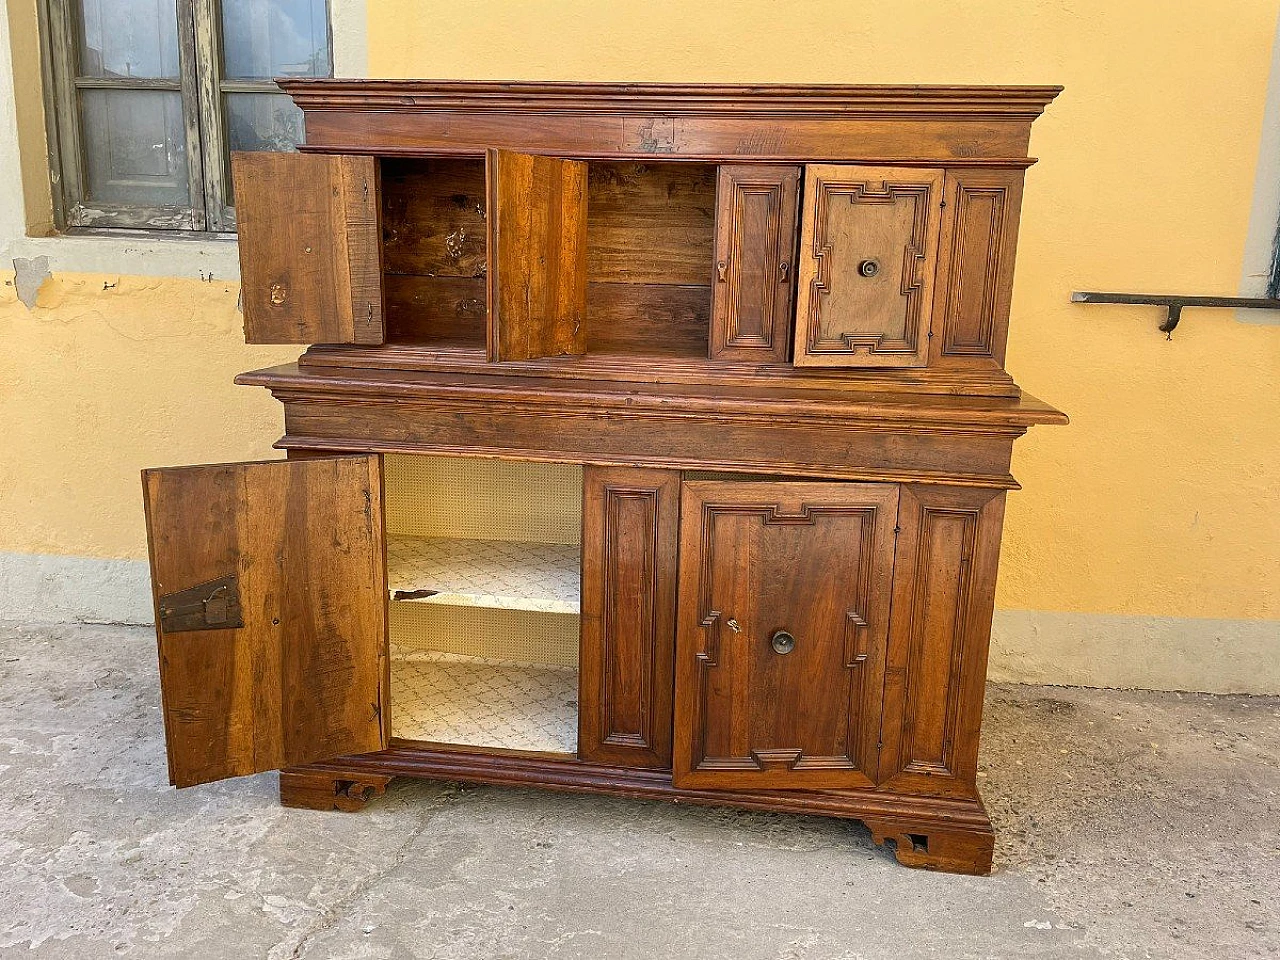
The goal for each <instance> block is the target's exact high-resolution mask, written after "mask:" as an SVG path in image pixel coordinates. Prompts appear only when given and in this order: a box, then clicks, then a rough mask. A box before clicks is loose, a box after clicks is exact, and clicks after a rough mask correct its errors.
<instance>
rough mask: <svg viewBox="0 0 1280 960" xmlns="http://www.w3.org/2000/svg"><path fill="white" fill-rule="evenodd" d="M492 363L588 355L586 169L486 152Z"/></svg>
mask: <svg viewBox="0 0 1280 960" xmlns="http://www.w3.org/2000/svg"><path fill="white" fill-rule="evenodd" d="M485 164H486V169H485V179H486V192H487V193H488V198H487V203H486V206H487V208H488V222H489V268H488V277H489V281H488V286H489V290H488V293H489V339H488V348H489V349H488V355H489V359H490V360H532V359H534V358H535V357H555V356H562V355H565V354H572V355H576V354H582V353H585V352H586V341H587V332H586V329H585V328H584V326H583V322H584V317H585V313H586V303H587V165H586V164H585V163H582V162H580V161H576V160H558V159H556V158H555V157H534V156H529V155H527V154H523V153H512V152H511V151H509V150H490V151H488V153H487V154H486V157H485Z"/></svg>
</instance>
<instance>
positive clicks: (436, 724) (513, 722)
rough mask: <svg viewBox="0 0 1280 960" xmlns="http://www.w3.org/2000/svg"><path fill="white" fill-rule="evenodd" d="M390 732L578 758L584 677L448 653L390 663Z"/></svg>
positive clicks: (567, 670) (570, 670)
mask: <svg viewBox="0 0 1280 960" xmlns="http://www.w3.org/2000/svg"><path fill="white" fill-rule="evenodd" d="M391 691H392V693H391V731H392V735H393V736H396V737H400V738H402V739H405V740H422V741H428V742H433V743H450V744H464V745H468V746H475V747H489V748H494V747H496V748H503V749H507V750H532V751H537V752H550V753H564V754H569V755H572V754H575V753H577V750H578V671H577V670H576V669H574V668H572V667H543V666H533V665H530V664H516V663H510V662H503V661H498V660H486V659H483V658H480V657H463V656H453V655H450V654H444V653H413V654H409V655H407V656H402V657H396V656H393V657H392V659H391Z"/></svg>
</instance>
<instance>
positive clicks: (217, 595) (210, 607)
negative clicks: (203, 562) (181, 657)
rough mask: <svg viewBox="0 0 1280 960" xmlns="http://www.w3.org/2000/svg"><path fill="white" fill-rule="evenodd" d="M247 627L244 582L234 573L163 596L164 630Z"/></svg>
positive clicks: (162, 614)
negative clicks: (242, 610) (243, 614)
mask: <svg viewBox="0 0 1280 960" xmlns="http://www.w3.org/2000/svg"><path fill="white" fill-rule="evenodd" d="M243 626H244V619H243V618H242V617H241V614H240V581H239V578H238V577H236V576H235V575H234V574H232V575H231V576H229V577H219V578H218V579H217V580H210V581H209V582H207V583H201V584H197V585H196V586H194V587H188V588H187V589H186V590H180V591H178V592H177V593H170V594H166V595H165V596H163V597H161V598H160V629H161V630H162V631H163V632H165V633H183V632H189V631H192V630H236V629H239V628H240V627H243Z"/></svg>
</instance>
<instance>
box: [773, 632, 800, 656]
mask: <svg viewBox="0 0 1280 960" xmlns="http://www.w3.org/2000/svg"><path fill="white" fill-rule="evenodd" d="M770 642H771V643H772V644H773V652H774V653H790V652H791V651H792V650H794V649H795V648H796V638H795V637H793V636H792V635H791V634H789V633H787V631H785V630H779V631H778V632H777V633H775V634H774V635H773V640H771V641H770Z"/></svg>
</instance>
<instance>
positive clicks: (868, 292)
mask: <svg viewBox="0 0 1280 960" xmlns="http://www.w3.org/2000/svg"><path fill="white" fill-rule="evenodd" d="M804 188H805V189H804V193H805V200H804V207H805V209H804V221H803V228H802V234H801V238H800V270H799V273H800V301H799V304H798V305H797V308H796V354H795V362H796V365H797V366H867V367H922V366H924V365H925V363H926V361H927V360H928V350H929V324H930V319H931V305H932V297H933V277H934V272H935V268H936V265H937V252H938V227H939V222H940V220H941V217H940V210H941V207H940V204H941V203H942V171H940V170H915V169H910V168H898V169H894V168H890V167H855V166H843V165H840V166H835V165H811V166H809V167H806V168H805V178H804Z"/></svg>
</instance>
